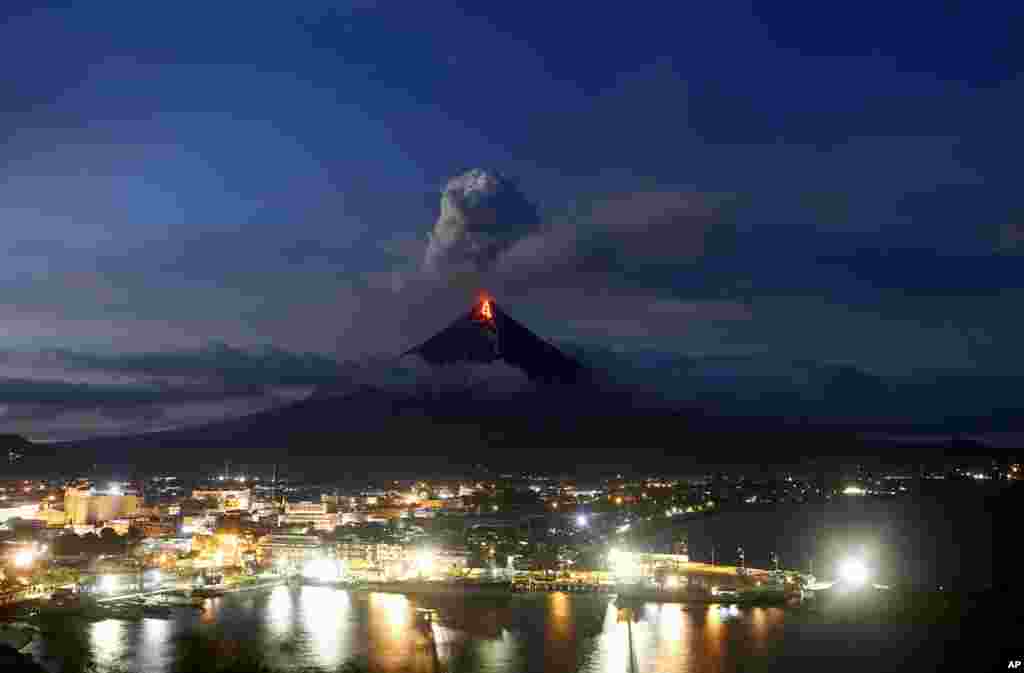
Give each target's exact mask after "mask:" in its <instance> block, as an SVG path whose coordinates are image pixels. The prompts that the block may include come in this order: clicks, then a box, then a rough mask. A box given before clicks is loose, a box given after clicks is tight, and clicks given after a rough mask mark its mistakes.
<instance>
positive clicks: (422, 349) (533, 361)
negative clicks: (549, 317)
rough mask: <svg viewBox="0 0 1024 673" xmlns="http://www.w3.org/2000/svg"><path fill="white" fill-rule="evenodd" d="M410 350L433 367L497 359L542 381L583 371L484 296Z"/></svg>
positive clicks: (576, 378)
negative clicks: (456, 318) (454, 319)
mask: <svg viewBox="0 0 1024 673" xmlns="http://www.w3.org/2000/svg"><path fill="white" fill-rule="evenodd" d="M410 355H417V356H419V357H420V358H422V359H423V360H425V361H426V362H428V363H429V364H431V365H435V366H444V365H453V364H458V363H478V364H491V363H494V362H503V363H505V364H507V365H509V366H512V367H515V368H517V369H519V370H521V371H522V372H523V373H525V374H526V376H527V377H528V378H529V379H530V380H531V381H536V382H542V383H578V382H580V381H581V380H583V379H584V378H585V376H586V373H587V372H586V369H585V368H584V367H583V365H581V364H580V363H579V362H577V361H576V360H575V359H574V358H572V357H570V356H569V355H566V354H565V353H563V352H562V351H560V350H559V349H558V348H556V347H555V346H553V345H551V344H549V343H548V342H546V341H544V340H543V339H541V338H540V337H538V336H537V335H536V334H534V333H533V332H531V331H530V330H529V329H527V328H526V327H525V326H524V325H522V324H521V323H519V322H516V321H515V320H513V319H512V318H511V317H510V316H509V315H508V314H507V313H505V312H504V311H503V310H502V309H501V307H500V306H498V304H497V303H496V302H495V301H494V300H493V299H492V298H490V297H488V296H486V295H485V296H482V297H481V298H480V299H479V301H478V302H477V304H476V305H475V306H474V307H473V308H472V309H470V311H469V312H468V313H466V314H465V315H464V316H462V317H460V318H459V319H458V320H456V321H455V322H453V323H452V324H451V325H449V326H448V327H446V328H445V329H443V330H441V331H440V332H438V333H437V334H435V335H434V336H432V337H430V338H429V339H427V340H426V341H424V342H423V343H422V344H420V345H419V346H416V347H415V348H412V349H410V350H408V351H406V352H405V353H403V357H405V356H410Z"/></svg>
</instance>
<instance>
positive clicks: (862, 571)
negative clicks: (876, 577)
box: [839, 558, 869, 587]
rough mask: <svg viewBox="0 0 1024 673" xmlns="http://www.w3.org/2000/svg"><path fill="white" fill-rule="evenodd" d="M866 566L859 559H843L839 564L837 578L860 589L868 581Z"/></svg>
mask: <svg viewBox="0 0 1024 673" xmlns="http://www.w3.org/2000/svg"><path fill="white" fill-rule="evenodd" d="M868 574H869V573H868V566H867V564H865V563H864V561H862V560H861V559H859V558H848V559H844V560H843V561H842V562H840V564H839V577H841V578H842V580H843V581H844V582H846V583H847V584H849V585H851V586H854V587H862V586H864V585H865V584H867V581H868Z"/></svg>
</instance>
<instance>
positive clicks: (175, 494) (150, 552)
mask: <svg viewBox="0 0 1024 673" xmlns="http://www.w3.org/2000/svg"><path fill="white" fill-rule="evenodd" d="M1020 470H1021V468H1020V465H1018V464H1005V465H1002V464H995V463H993V464H992V465H988V466H952V467H948V468H945V469H941V470H930V471H929V470H920V471H919V472H918V473H916V474H909V473H886V474H872V473H870V472H868V471H866V470H863V469H858V470H857V471H855V472H852V473H851V474H848V475H840V476H839V477H838V478H835V479H828V478H827V477H823V476H821V475H818V476H815V475H810V476H794V475H792V474H788V473H787V474H782V475H779V477H778V478H776V479H750V478H744V477H742V476H740V475H727V474H723V473H714V474H707V475H701V476H699V477H694V478H688V479H687V478H669V477H656V476H649V477H643V478H637V477H626V476H623V475H612V476H610V477H608V478H604V479H595V480H594V481H593V482H583V481H580V480H575V479H573V480H570V479H560V478H557V477H553V476H534V475H519V474H517V475H511V474H505V475H497V474H493V475H483V476H481V478H479V479H465V478H463V479H445V480H430V481H427V480H421V481H404V482H400V481H388V482H382V483H376V484H366V485H364V486H362V487H357V488H353V487H347V488H342V487H340V486H338V487H331V486H330V485H326V486H325V485H312V484H306V483H302V482H298V481H290V480H288V479H285V478H278V477H277V476H276V474H274V475H271V476H269V477H268V476H256V475H247V474H242V473H231V472H230V468H228V467H226V468H225V470H224V471H223V472H222V473H220V474H216V475H211V476H209V477H207V478H205V479H199V480H191V481H189V480H186V479H185V478H183V477H178V476H171V475H158V476H152V477H148V478H146V479H142V480H136V481H105V482H101V481H97V480H90V479H82V478H76V479H68V480H64V481H55V480H18V481H8V482H6V483H3V484H2V485H0V525H2V527H3V530H0V568H2V571H0V605H8V606H12V605H17V604H19V603H22V602H25V601H37V602H38V601H40V600H42V601H43V602H44V603H46V601H49V602H54V601H55V600H56V599H55V598H54V597H55V596H56V597H66V595H67V594H69V593H70V594H72V595H76V596H77V595H92V596H94V597H105V598H107V599H111V598H114V597H117V596H120V595H146V594H153V593H159V592H163V591H170V590H180V589H187V590H189V591H193V590H194V591H200V592H202V591H207V592H215V591H223V590H228V589H230V588H232V587H245V586H254V585H258V584H259V583H261V582H266V581H270V580H282V579H292V580H296V579H297V580H302V581H310V582H328V583H339V584H340V583H344V584H349V585H353V586H355V585H359V584H366V583H369V584H372V585H375V586H381V583H395V582H399V583H401V582H413V581H415V582H434V583H438V582H444V583H456V584H460V585H461V586H462V587H467V586H471V585H472V586H475V585H480V584H490V585H497V584H504V585H507V586H509V587H511V588H512V589H513V590H516V589H519V590H543V589H545V588H561V589H565V590H592V591H602V590H604V591H609V590H614V588H615V587H616V586H622V585H623V584H624V583H634V584H644V585H646V586H650V587H653V588H657V589H662V590H664V589H667V588H671V587H673V586H678V585H680V584H689V585H691V586H701V587H703V589H705V590H708V591H710V590H711V589H721V590H723V591H726V590H732V589H734V588H735V584H736V582H735V581H734V580H735V578H736V577H743V576H744V575H746V577H747V578H748V579H749V578H752V577H759V576H762V575H764V574H765V573H769V572H773V571H774V572H779V573H783V571H785V570H786V567H787V564H785V563H782V564H781V565H780V560H779V559H778V557H777V555H775V554H774V553H773V552H771V550H746V551H744V549H743V548H738V549H736V550H732V549H729V550H719V552H718V554H717V557H716V554H715V550H714V549H712V550H710V555H709V554H708V550H703V549H702V550H696V553H694V551H693V550H691V549H690V548H689V545H688V541H687V539H686V537H685V534H675V533H673V532H672V531H673V530H674V528H673V526H672V524H674V523H678V522H680V521H687V520H692V519H695V518H700V517H708V516H713V515H714V514H715V513H716V511H718V510H719V509H720V508H722V507H732V508H735V507H744V506H745V507H758V506H762V505H766V504H767V505H774V504H776V503H786V502H790V503H804V502H814V501H824V500H828V499H832V498H840V499H841V498H858V497H859V498H866V497H879V498H891V497H900V496H902V495H906V494H912V493H917V492H919V490H920V489H921V488H924V487H926V486H927V483H928V482H931V481H933V480H940V479H941V480H959V481H964V482H969V481H974V482H978V483H984V482H988V481H991V480H1012V479H1019V478H1021V476H1024V475H1022V473H1021V471H1020ZM275 473H276V470H275ZM666 531H667V532H668V534H667V535H666V534H664V533H665V532H666ZM659 533H662V534H659ZM748 558H749V559H751V560H753V559H755V558H756V559H764V558H767V559H768V563H760V564H759V565H760V566H761V567H760V568H755V567H749V568H748V567H747V559H748ZM753 565H755V564H754V563H751V566H753ZM796 570H798V569H796V568H791V570H790V571H789V572H788V574H787V575H786V579H788V580H790V581H794V582H795V581H797V580H800V581H801V582H803V584H804V585H805V586H806V585H807V583H808V582H813V577H810V579H809V573H808V572H807V570H806V569H804V568H800V569H799V570H800V572H795V571H796ZM759 574H760V575H759ZM764 576H766V575H764ZM410 590H411V589H410Z"/></svg>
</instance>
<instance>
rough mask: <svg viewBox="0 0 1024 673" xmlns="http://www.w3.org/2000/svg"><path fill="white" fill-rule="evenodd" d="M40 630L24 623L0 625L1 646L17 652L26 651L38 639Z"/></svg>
mask: <svg viewBox="0 0 1024 673" xmlns="http://www.w3.org/2000/svg"><path fill="white" fill-rule="evenodd" d="M38 632H39V629H37V628H36V627H34V626H32V625H31V624H25V623H24V622H8V623H0V645H6V646H8V647H12V648H14V649H16V650H21V649H24V648H25V647H27V646H28V644H29V643H31V642H32V640H33V639H34V638H35V637H36V634H37V633H38Z"/></svg>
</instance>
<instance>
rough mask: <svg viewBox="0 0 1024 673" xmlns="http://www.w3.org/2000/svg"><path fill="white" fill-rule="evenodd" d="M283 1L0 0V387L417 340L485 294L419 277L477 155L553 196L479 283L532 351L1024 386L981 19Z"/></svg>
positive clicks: (998, 126) (878, 9) (349, 354)
mask: <svg viewBox="0 0 1024 673" xmlns="http://www.w3.org/2000/svg"><path fill="white" fill-rule="evenodd" d="M101 4H102V6H100V5H101ZM294 4H297V5H299V6H301V7H303V8H306V9H304V10H301V11H297V10H294V9H288V3H241V2H239V3H234V2H217V3H189V2H183V3H157V4H154V3H135V4H130V3H124V4H117V5H113V4H107V3H85V2H83V3H72V4H70V5H67V6H62V7H61V8H57V9H43V8H39V9H29V8H27V6H26V8H25V9H23V10H20V11H12V10H10V9H7V11H8V12H9V13H8V14H7V16H6V17H5V18H4V19H3V21H2V24H0V60H2V62H3V63H5V64H6V67H5V68H4V69H3V72H2V73H0V138H2V140H3V145H2V147H3V158H4V161H3V162H2V164H0V221H2V222H3V224H4V229H5V232H6V233H7V235H8V239H9V243H8V245H7V246H6V248H5V251H4V253H3V254H2V258H0V292H2V296H3V300H2V301H0V326H2V328H0V349H3V350H4V352H5V353H7V355H5V357H6V358H8V360H10V361H12V362H14V361H16V362H20V363H22V364H19V365H17V366H14V365H10V367H9V370H8V371H6V372H4V373H3V374H4V376H6V377H7V378H11V379H14V378H19V377H22V378H38V374H37V373H33V372H38V371H40V369H39V368H38V367H32V366H28V365H24V362H26V360H24V358H25V357H28V356H25V355H23V354H19V355H17V357H15V355H14V354H15V353H16V352H17V353H21V352H23V351H35V350H39V349H41V348H51V347H64V348H73V349H77V350H79V351H89V352H102V353H104V354H105V357H112V358H115V359H116V358H117V357H120V356H122V355H124V354H126V353H129V352H136V353H137V352H153V351H164V350H168V349H195V348H202V347H203V346H204V345H206V344H208V343H210V342H212V341H222V342H226V343H229V344H233V345H237V346H243V347H245V346H252V345H257V344H264V345H265V344H272V345H274V346H275V347H277V348H279V349H282V350H284V351H303V352H307V351H308V352H317V353H323V354H326V355H330V356H334V357H339V358H341V359H348V358H358V357H362V356H366V355H372V354H381V353H390V352H395V351H397V350H399V349H401V348H403V347H407V346H409V345H410V344H411V343H412V342H414V341H415V340H416V339H419V338H422V337H423V336H425V335H427V334H429V333H431V332H432V331H433V330H435V329H437V328H438V327H440V326H442V325H444V324H446V323H447V322H448V321H449V320H450V319H451V318H452V317H453V316H454V315H455V314H456V313H457V312H458V311H461V310H463V309H464V307H465V302H466V299H467V297H468V296H469V294H468V290H467V288H466V287H464V286H462V285H456V286H455V287H452V286H445V285H444V284H441V283H438V282H437V281H436V280H432V279H428V278H423V277H421V274H420V272H419V267H420V261H421V259H422V255H423V250H424V247H425V243H426V234H427V232H428V231H429V230H430V228H431V225H432V223H433V221H434V220H435V219H436V217H437V209H438V198H439V189H440V186H441V185H442V184H443V183H444V181H445V179H447V178H448V177H449V176H450V175H452V174H453V173H456V172H458V171H460V170H462V169H464V168H466V167H471V166H488V167H494V168H497V169H499V170H502V171H504V172H506V173H508V174H511V175H513V176H516V177H517V178H518V179H519V181H520V184H521V187H522V189H523V191H524V192H525V193H526V194H527V195H528V196H530V197H531V198H533V199H535V200H536V201H537V202H538V204H539V205H540V207H541V210H542V212H543V214H544V219H545V223H546V224H547V225H548V227H547V229H546V230H545V233H544V234H543V235H542V236H538V237H534V238H532V239H531V240H527V241H524V242H523V245H521V246H519V247H518V248H517V249H514V250H512V251H511V252H510V254H509V259H507V260H503V261H502V263H501V264H499V265H498V268H497V269H495V270H494V271H493V272H492V274H491V275H490V276H487V277H482V278H480V279H478V281H477V282H478V283H479V284H484V285H487V286H488V287H490V288H491V289H492V290H493V291H495V292H496V293H497V294H499V299H500V301H502V302H503V305H504V306H505V307H506V309H507V310H508V311H509V312H510V313H512V314H513V315H515V316H517V317H518V318H520V319H522V320H523V321H524V322H527V323H528V324H530V325H531V326H533V327H534V328H535V329H536V330H537V331H538V332H540V333H542V334H545V335H546V336H549V337H552V338H560V339H569V340H578V341H588V342H595V343H601V344H608V343H611V342H616V343H621V344H625V345H626V347H627V348H628V347H632V346H635V347H641V346H651V347H656V348H659V349H664V350H671V351H674V352H678V353H682V354H689V355H697V356H702V355H720V354H729V355H741V356H742V355H752V356H755V355H756V356H770V357H777V358H780V359H791V358H801V359H809V360H820V361H829V362H834V361H838V362H845V363H852V364H854V365H856V366H858V367H860V368H862V369H864V370H866V371H870V372H875V373H880V374H891V375H898V376H916V375H918V374H920V373H921V372H923V371H926V370H932V369H944V370H946V369H948V370H955V371H961V372H968V371H969V372H972V373H978V374H985V375H1010V374H1012V375H1024V359H1022V358H1020V357H1019V356H1018V355H1017V351H1018V348H1019V346H1018V344H1020V343H1021V342H1022V339H1024V325H1022V322H1021V317H1020V316H1021V311H1020V310H1019V307H1020V306H1021V305H1022V303H1024V292H1022V278H1024V275H1022V274H1021V273H1020V269H1021V261H1022V258H1021V253H1022V252H1024V205H1022V202H1021V197H1020V196H1019V189H1018V184H1017V183H1018V182H1019V169H1018V167H1017V163H1018V161H1019V157H1020V156H1021V155H1022V154H1024V152H1022V149H1024V148H1022V144H1024V140H1022V139H1024V134H1022V133H1021V132H1020V122H1019V120H1020V119H1021V118H1024V110H1022V101H1024V81H1022V79H1021V77H1020V72H1021V68H1022V64H1024V57H1022V54H1021V52H1020V50H1019V49H1016V48H1014V45H1013V36H1014V35H1019V34H1021V29H1022V28H1024V24H1022V21H1021V16H1020V14H1017V15H1013V16H1011V15H1010V14H1008V13H1007V12H1008V10H1004V9H999V8H997V7H1001V6H1002V5H1001V3H981V4H982V5H983V7H979V6H978V4H979V3H892V2H888V3H880V2H879V3H876V2H859V3H846V4H843V5H835V4H821V3H806V4H805V3H781V5H784V7H783V6H780V3H757V4H753V5H752V4H750V3H742V2H727V1H723V2H716V3H704V4H696V5H695V4H693V3H689V4H687V3H633V4H628V5H621V4H619V5H616V4H611V5H608V7H607V8H604V7H603V6H600V5H599V3H596V4H595V3H591V4H588V5H577V4H574V3H567V4H558V3H543V4H542V3H538V4H536V5H534V4H532V3H466V9H460V8H459V7H457V6H453V5H448V4H447V3H410V2H383V1H382V2H369V1H360V2H352V3H317V2H305V3H294ZM11 6H17V3H14V4H13V5H10V4H5V8H9V7H11ZM18 358H22V359H18ZM19 367H20V369H19ZM60 371H62V370H61V368H60V367H59V366H57V365H54V367H53V372H54V373H53V375H52V376H53V377H54V378H55V379H60V378H61V376H62V374H61V373H60ZM97 376H99V377H100V379H101V380H102V379H103V376H102V375H99V374H97ZM93 382H94V383H95V382H96V381H93ZM19 427H20V426H19Z"/></svg>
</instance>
